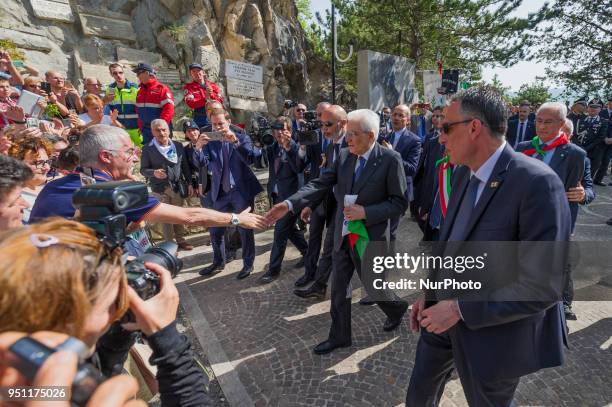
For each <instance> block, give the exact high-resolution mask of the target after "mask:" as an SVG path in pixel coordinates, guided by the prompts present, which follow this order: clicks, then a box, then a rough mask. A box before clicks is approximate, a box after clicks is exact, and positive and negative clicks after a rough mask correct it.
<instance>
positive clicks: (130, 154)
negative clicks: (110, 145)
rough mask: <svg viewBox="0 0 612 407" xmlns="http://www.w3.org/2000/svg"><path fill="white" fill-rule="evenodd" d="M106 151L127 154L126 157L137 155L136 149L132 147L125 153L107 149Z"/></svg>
mask: <svg viewBox="0 0 612 407" xmlns="http://www.w3.org/2000/svg"><path fill="white" fill-rule="evenodd" d="M106 151H114V152H115V153H125V154H127V156H128V157H132V156H134V155H137V154H138V149H137V148H134V147H132V148H128V149H127V150H125V151H123V150H113V149H108V150H106Z"/></svg>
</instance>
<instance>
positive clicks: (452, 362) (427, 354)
mask: <svg viewBox="0 0 612 407" xmlns="http://www.w3.org/2000/svg"><path fill="white" fill-rule="evenodd" d="M451 329H452V328H451ZM453 367H455V368H456V369H457V373H458V374H459V379H460V380H461V385H462V386H463V392H464V393H465V398H466V399H467V402H468V404H469V405H470V406H478V407H481V406H491V407H493V406H494V407H505V406H514V405H515V404H514V402H513V401H512V399H513V397H514V392H515V391H516V387H517V386H518V383H519V379H520V378H518V377H517V378H513V379H505V380H494V381H482V380H479V379H478V378H477V377H476V376H475V375H474V374H473V373H472V372H471V368H470V365H469V364H468V361H467V360H466V359H465V358H464V354H463V352H462V351H461V349H460V347H458V346H457V343H456V341H454V340H453V339H452V338H451V335H450V334H449V332H448V331H447V332H445V333H443V334H441V335H438V334H434V333H429V332H427V331H425V330H421V336H420V337H419V342H418V344H417V349H416V356H415V361H414V368H413V370H412V376H411V377H410V384H409V385H408V392H407V394H406V407H435V406H437V405H438V404H439V402H440V398H441V397H442V394H443V393H444V386H445V384H446V382H447V381H448V380H449V379H450V377H451V373H452V371H453ZM503 368H504V367H503V366H500V369H503Z"/></svg>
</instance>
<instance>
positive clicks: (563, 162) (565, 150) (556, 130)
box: [516, 102, 595, 320]
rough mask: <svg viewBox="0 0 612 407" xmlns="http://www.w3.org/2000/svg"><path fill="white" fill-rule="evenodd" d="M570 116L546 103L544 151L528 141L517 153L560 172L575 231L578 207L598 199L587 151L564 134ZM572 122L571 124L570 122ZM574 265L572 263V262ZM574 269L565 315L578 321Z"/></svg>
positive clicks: (541, 114)
mask: <svg viewBox="0 0 612 407" xmlns="http://www.w3.org/2000/svg"><path fill="white" fill-rule="evenodd" d="M566 116H567V107H565V105H564V104H563V103H558V102H549V103H544V104H543V105H542V106H540V108H539V109H538V112H537V116H536V128H537V130H538V142H539V143H540V145H541V147H540V152H538V151H537V150H536V149H535V148H534V143H533V142H531V141H524V142H522V143H520V144H519V145H518V146H517V149H516V151H518V152H523V153H526V154H527V155H529V156H531V157H534V158H536V159H538V160H541V161H543V162H544V163H546V164H548V165H549V166H550V168H552V170H553V171H554V172H555V173H557V175H558V176H559V179H561V182H562V183H563V186H564V187H565V191H566V192H565V193H566V195H567V201H568V202H569V207H570V213H571V225H572V232H573V231H574V226H575V224H576V218H577V217H578V205H588V204H589V203H591V201H593V199H595V192H594V191H593V180H592V178H591V161H590V160H589V158H588V157H587V155H586V151H584V150H583V149H582V148H580V147H578V146H577V145H576V144H574V143H570V142H569V136H568V135H566V134H563V133H561V128H562V127H563V125H564V123H565V121H566ZM570 123H571V122H570ZM570 264H571V263H570ZM570 273H571V266H570V267H569V268H568V275H567V279H566V282H565V287H564V290H563V312H564V313H565V318H566V319H572V320H575V319H576V315H575V314H574V312H573V311H572V300H573V297H574V287H573V283H572V279H571V276H570Z"/></svg>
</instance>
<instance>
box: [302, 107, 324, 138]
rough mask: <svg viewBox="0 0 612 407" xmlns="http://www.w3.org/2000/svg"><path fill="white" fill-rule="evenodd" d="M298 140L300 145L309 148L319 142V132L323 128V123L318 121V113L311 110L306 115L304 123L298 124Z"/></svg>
mask: <svg viewBox="0 0 612 407" xmlns="http://www.w3.org/2000/svg"><path fill="white" fill-rule="evenodd" d="M298 126H299V127H298V133H297V139H298V143H299V144H302V145H305V146H308V145H312V144H317V143H318V142H319V134H318V133H317V130H318V129H320V128H321V126H322V123H321V121H320V120H318V119H317V112H315V111H314V110H309V111H307V112H305V113H304V121H300V122H299V123H298Z"/></svg>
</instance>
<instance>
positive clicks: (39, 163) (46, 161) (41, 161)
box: [32, 160, 53, 169]
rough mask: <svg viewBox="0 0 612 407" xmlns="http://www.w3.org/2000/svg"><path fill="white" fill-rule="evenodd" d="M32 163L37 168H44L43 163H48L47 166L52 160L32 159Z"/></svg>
mask: <svg viewBox="0 0 612 407" xmlns="http://www.w3.org/2000/svg"><path fill="white" fill-rule="evenodd" d="M32 164H33V165H34V167H36V168H38V169H42V168H44V166H45V165H48V166H49V167H51V165H52V164H53V160H38V161H34V162H33V163H32Z"/></svg>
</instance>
